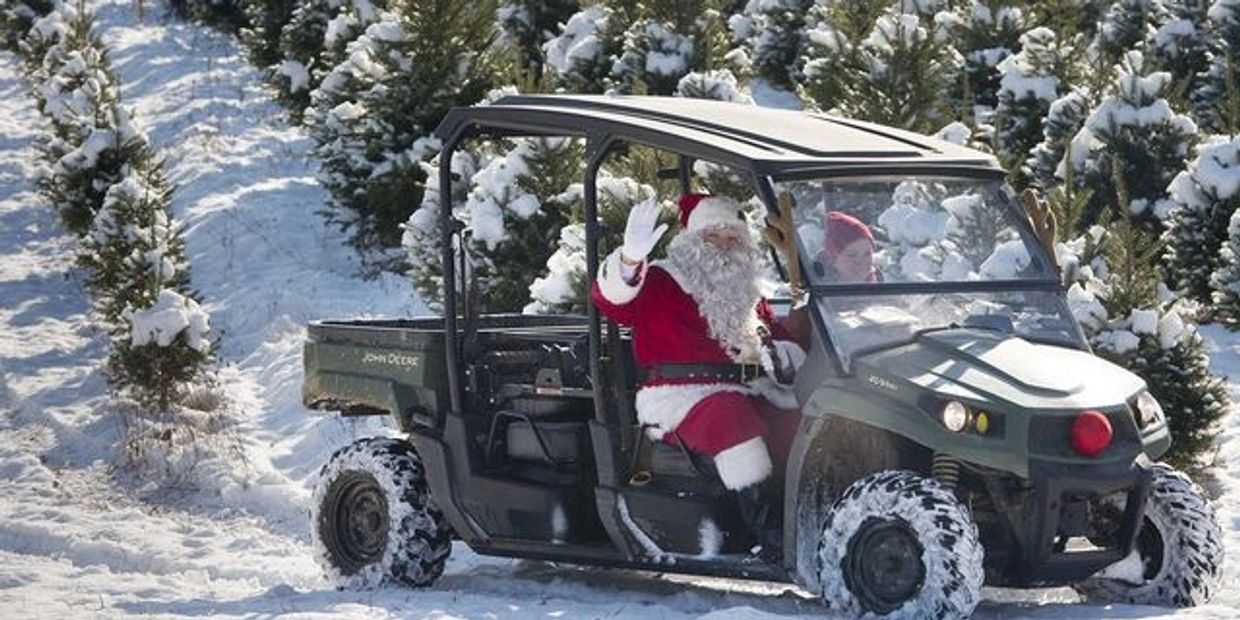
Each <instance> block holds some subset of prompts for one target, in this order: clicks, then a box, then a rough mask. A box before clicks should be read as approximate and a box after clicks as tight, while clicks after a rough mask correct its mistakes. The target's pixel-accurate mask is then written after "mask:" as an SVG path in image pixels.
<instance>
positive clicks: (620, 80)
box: [611, 18, 693, 95]
mask: <svg viewBox="0 0 1240 620" xmlns="http://www.w3.org/2000/svg"><path fill="white" fill-rule="evenodd" d="M622 49H623V51H622V52H621V53H620V57H619V58H618V59H617V60H616V64H615V65H613V67H612V73H611V77H612V80H613V81H614V83H615V85H616V90H617V91H618V92H621V93H642V94H650V95H670V94H672V93H673V92H675V91H676V85H677V84H678V83H679V82H680V78H682V77H684V76H685V75H686V74H688V73H689V69H690V62H691V61H692V57H693V39H692V38H690V37H689V36H686V35H684V34H681V33H680V32H677V31H676V30H675V25H674V24H672V23H670V22H664V21H659V20H657V19H654V18H644V19H639V20H637V21H636V22H635V23H633V25H632V26H630V27H629V28H628V29H627V30H625V32H624V44H623V48H622Z"/></svg>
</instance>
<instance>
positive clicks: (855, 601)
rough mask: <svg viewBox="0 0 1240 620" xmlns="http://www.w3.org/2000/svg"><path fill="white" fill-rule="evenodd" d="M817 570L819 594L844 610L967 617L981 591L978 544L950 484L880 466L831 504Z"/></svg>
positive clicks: (974, 528) (942, 619) (855, 613)
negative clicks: (949, 486)
mask: <svg viewBox="0 0 1240 620" xmlns="http://www.w3.org/2000/svg"><path fill="white" fill-rule="evenodd" d="M818 571H819V575H818V583H819V584H820V586H821V591H822V597H823V600H824V601H826V602H827V603H828V604H829V605H830V606H831V607H832V608H834V609H837V610H839V611H841V612H843V613H845V614H847V615H848V616H852V617H855V616H861V615H863V614H867V613H870V614H874V615H876V616H880V617H885V618H910V619H911V618H918V619H922V618H933V619H937V620H946V619H954V618H968V617H969V616H970V615H971V614H972V613H973V609H974V607H976V606H977V603H978V600H979V599H980V597H981V588H982V545H981V542H979V540H978V533H977V526H976V525H975V524H974V523H973V520H972V518H971V517H970V516H969V513H968V511H967V510H966V509H965V508H964V506H962V505H961V504H960V502H959V501H958V500H957V499H956V496H955V495H954V494H953V493H952V492H951V491H950V490H948V489H947V488H946V487H944V486H943V485H941V484H939V483H938V482H936V481H934V480H931V479H929V478H925V477H922V476H919V475H917V474H915V473H913V472H909V471H886V472H880V473H877V474H874V475H871V476H867V477H865V478H862V479H861V480H859V481H857V482H855V483H854V484H853V485H852V486H850V487H848V489H847V490H846V491H845V492H844V493H843V494H842V495H841V496H840V498H839V499H838V500H836V502H835V504H834V505H832V506H831V509H830V510H829V511H828V513H827V517H826V520H825V522H824V524H823V533H822V539H821V540H820V542H819V545H818Z"/></svg>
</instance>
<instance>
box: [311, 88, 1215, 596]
mask: <svg viewBox="0 0 1240 620" xmlns="http://www.w3.org/2000/svg"><path fill="white" fill-rule="evenodd" d="M437 133H438V136H439V137H440V138H441V139H442V141H443V145H444V146H443V152H442V154H441V155H440V159H439V161H440V166H439V175H438V188H439V189H438V191H440V192H441V195H440V197H439V204H441V205H451V204H452V202H453V197H454V195H456V196H457V197H458V198H459V196H460V195H461V192H459V191H458V192H456V193H455V194H454V191H453V188H454V184H456V187H457V189H459V188H460V187H461V186H462V184H463V183H464V182H466V181H467V179H457V178H454V175H453V172H452V164H451V162H452V160H453V155H454V153H456V152H457V151H458V149H461V148H463V147H462V144H463V143H465V142H466V141H468V140H490V141H496V140H507V139H513V138H521V137H540V138H541V137H566V138H570V139H576V140H581V141H582V142H583V143H584V146H585V152H586V162H587V163H586V165H585V166H584V169H583V170H582V176H581V180H582V183H583V187H584V189H583V195H582V200H583V203H584V206H583V215H584V224H585V254H586V256H585V261H584V262H585V264H584V273H585V274H586V276H585V277H586V278H588V279H589V280H591V281H592V280H593V277H594V274H596V273H597V271H598V266H599V261H600V258H599V256H600V252H601V249H600V248H601V247H602V246H604V245H606V246H607V247H614V246H615V244H616V242H617V241H618V239H617V238H618V237H619V231H617V230H616V229H615V228H614V226H612V227H609V226H606V225H604V224H603V223H602V222H601V221H600V198H599V194H600V192H599V188H598V185H599V184H598V173H599V170H600V168H601V167H603V166H604V165H605V164H606V162H607V161H608V158H609V157H611V156H614V155H615V154H616V153H622V152H626V151H627V150H629V149H635V148H638V149H650V150H653V151H658V152H659V153H662V154H665V155H668V157H666V158H664V160H665V161H670V162H672V163H671V164H670V165H668V166H667V167H666V169H663V170H660V171H659V177H660V178H662V179H664V181H663V182H664V183H666V184H671V185H676V186H677V187H678V188H679V190H680V191H690V190H693V189H696V188H697V186H699V185H700V184H701V182H702V180H703V179H702V177H703V176H704V175H706V174H707V173H717V172H719V171H725V172H726V173H727V174H728V175H730V178H732V179H733V180H734V181H737V183H734V185H740V186H742V187H746V188H747V189H748V191H751V192H752V194H751V198H752V201H751V202H752V204H755V205H761V206H763V207H765V210H766V212H767V220H766V221H767V224H768V226H770V227H771V231H770V232H772V233H773V234H771V235H770V238H771V239H774V240H776V241H778V243H775V242H773V245H772V247H771V248H770V249H771V252H770V254H771V274H772V276H773V277H774V278H775V279H781V280H783V285H784V290H785V291H789V292H790V294H789V297H797V296H798V295H797V293H799V292H801V291H804V292H805V293H806V295H807V298H805V299H804V301H803V305H798V304H792V303H785V304H783V305H782V306H781V307H782V308H783V312H784V313H786V314H788V315H792V314H793V313H799V316H800V318H801V319H803V320H805V321H806V324H808V325H809V329H808V331H809V332H810V333H809V334H808V341H807V351H808V359H807V361H806V362H805V364H804V365H803V366H802V367H801V368H800V369H799V371H798V372H797V374H796V378H795V384H794V391H795V394H796V397H797V402H798V403H799V405H800V408H801V411H802V413H803V416H804V417H803V420H802V422H801V425H800V428H799V432H798V436H797V438H796V441H795V444H794V446H793V450H792V454H791V455H790V457H789V459H788V465H787V467H786V470H785V471H784V472H783V474H782V475H783V478H782V481H783V484H782V488H783V497H782V498H781V500H780V501H782V502H783V510H782V514H783V515H784V516H783V520H782V523H779V524H778V525H777V527H778V528H780V529H781V530H782V541H783V547H782V549H778V550H776V551H777V552H776V553H773V554H771V553H761V554H754V553H751V552H750V551H751V547H753V546H754V543H755V539H756V535H755V534H754V533H753V532H751V531H749V529H748V528H747V527H746V526H745V524H744V523H742V522H741V520H740V519H739V518H738V517H737V515H736V512H737V511H736V510H735V505H736V504H735V502H734V499H733V497H731V495H730V493H729V492H728V491H726V490H725V489H724V488H723V486H722V485H721V483H720V482H719V480H718V477H717V475H716V474H715V472H714V471H713V467H712V464H711V463H710V462H709V459H705V458H702V457H700V456H698V455H694V454H690V453H689V452H688V451H687V450H684V449H683V448H681V447H679V446H676V445H674V444H672V443H666V442H663V441H652V440H651V439H650V438H649V437H648V436H647V433H645V432H644V429H643V428H642V427H641V425H640V424H639V423H638V420H637V419H636V416H635V414H634V394H635V390H636V389H637V387H638V386H639V385H640V383H639V380H638V378H639V376H640V372H641V370H642V369H640V368H637V367H635V364H634V361H633V355H632V351H631V335H630V334H629V333H628V331H627V330H626V329H623V328H621V327H619V326H617V325H615V324H612V323H611V322H609V321H608V320H606V319H605V318H603V317H602V316H600V314H599V313H598V312H597V310H596V309H595V308H594V307H593V306H592V305H590V304H587V305H586V306H585V308H586V312H585V314H582V315H518V314H499V315H496V314H485V313H481V312H479V311H478V307H479V300H478V299H476V298H475V296H473V295H471V294H470V291H472V290H475V289H474V288H473V287H472V286H471V283H470V281H469V280H470V278H471V277H473V275H474V274H473V273H472V272H470V271H468V270H464V269H462V266H463V265H468V264H469V262H468V258H467V257H466V256H465V254H466V253H467V252H468V249H469V247H470V244H469V243H467V242H466V241H467V240H466V239H465V236H466V235H467V234H468V228H467V227H466V226H464V225H463V224H462V222H459V221H457V220H456V219H455V218H454V217H453V210H452V209H443V210H442V213H441V217H440V221H439V225H440V232H441V234H442V237H441V239H442V270H443V274H442V275H443V291H444V297H443V314H442V316H438V317H427V318H411V319H407V320H382V321H353V320H343V321H324V322H321V323H316V324H313V325H311V326H310V327H309V341H308V342H307V344H306V347H305V384H304V401H305V404H306V405H307V406H309V407H311V408H314V409H324V410H331V411H337V412H340V413H341V414H342V415H345V416H358V415H383V416H391V417H392V419H394V421H395V424H396V427H397V428H399V429H400V431H401V433H402V434H403V435H404V437H405V438H404V439H394V438H370V439H363V440H361V441H358V442H356V443H354V444H353V445H349V446H347V447H344V448H342V449H341V450H339V451H338V452H336V453H335V454H334V455H333V456H332V457H331V460H330V461H329V462H328V463H327V464H326V465H325V466H324V468H323V471H322V477H321V481H320V483H319V485H318V487H317V488H316V491H315V495H314V514H313V529H314V540H315V544H316V548H317V552H318V554H319V556H320V560H321V561H322V563H323V565H324V566H325V567H326V569H327V571H328V572H329V574H330V575H331V576H332V577H333V578H334V579H335V580H336V583H338V584H339V585H340V586H342V587H350V586H369V585H375V584H379V583H384V582H398V583H404V584H409V585H414V586H426V585H429V584H431V583H433V582H434V581H435V579H436V578H437V577H439V575H440V574H441V573H442V571H443V567H444V562H445V560H446V558H447V556H448V554H449V552H450V549H451V542H452V541H453V540H454V539H460V540H462V541H463V542H464V543H465V544H467V545H469V547H470V548H471V549H473V550H474V551H476V552H478V553H481V554H486V555H495V556H507V557H517V558H536V559H542V560H551V561H556V562H572V563H580V564H588V565H597V566H609V567H624V568H632V569H646V570H657V571H660V572H675V573H687V574H697V575H711V576H722V577H732V578H750V579H761V580H773V581H785V582H794V583H797V584H800V585H802V586H804V587H805V588H806V589H808V590H809V591H811V592H813V593H815V594H817V595H821V597H822V598H823V599H824V601H825V602H826V603H827V604H828V605H830V606H831V607H832V608H834V609H836V610H840V611H842V612H843V613H845V614H850V615H863V614H866V613H872V614H874V615H877V616H885V617H900V618H963V617H967V616H969V615H970V614H971V613H972V611H973V609H974V607H975V606H976V605H977V603H978V600H979V598H980V592H981V588H982V585H983V584H987V585H995V586H1015V587H1039V586H1062V585H1070V586H1073V587H1075V588H1077V589H1078V590H1080V591H1082V592H1085V593H1087V594H1088V595H1090V596H1091V597H1094V598H1099V599H1104V600H1117V601H1128V602H1135V603H1142V604H1156V605H1170V606H1189V605H1196V604H1200V603H1202V602H1204V601H1206V600H1207V599H1208V598H1209V597H1210V596H1211V594H1213V592H1214V590H1215V589H1216V587H1217V583H1218V579H1219V576H1220V570H1221V565H1222V555H1223V550H1222V545H1221V533H1220V530H1219V526H1218V524H1217V522H1216V520H1215V517H1214V514H1213V511H1212V509H1211V507H1210V505H1209V503H1208V501H1207V500H1206V499H1205V497H1204V496H1203V494H1202V491H1201V489H1200V488H1199V487H1197V486H1196V485H1195V484H1193V483H1192V482H1191V481H1190V480H1189V479H1188V478H1186V477H1185V476H1184V475H1183V474H1181V473H1178V472H1176V471H1174V470H1172V469H1171V468H1170V467H1167V466H1166V465H1163V464H1159V463H1157V459H1158V458H1159V456H1160V455H1162V454H1163V453H1164V452H1165V451H1166V450H1167V447H1168V446H1169V444H1170V436H1169V434H1168V430H1167V423H1166V420H1165V418H1164V415H1163V412H1162V410H1161V409H1160V407H1159V404H1158V402H1157V401H1156V400H1155V399H1154V398H1153V397H1152V396H1151V395H1150V394H1149V393H1148V392H1147V391H1146V387H1145V384H1144V382H1143V381H1142V380H1141V379H1140V378H1138V377H1136V376H1135V375H1133V374H1131V373H1129V372H1127V371H1126V370H1124V369H1122V368H1120V367H1118V366H1115V365H1113V364H1111V363H1108V362H1106V361H1104V360H1102V359H1100V358H1097V357H1094V356H1093V355H1092V354H1091V353H1090V351H1089V348H1088V345H1087V343H1086V340H1085V338H1084V336H1083V334H1082V333H1081V331H1080V328H1079V327H1078V324H1077V322H1076V321H1075V320H1074V318H1073V315H1072V313H1071V311H1070V307H1069V303H1068V299H1067V296H1066V295H1065V290H1064V287H1063V285H1062V284H1061V281H1060V277H1059V274H1058V269H1057V267H1056V264H1055V262H1054V257H1053V256H1052V255H1051V254H1050V253H1048V252H1047V250H1046V247H1047V245H1046V244H1045V235H1042V236H1041V237H1040V236H1039V235H1038V234H1037V233H1035V228H1034V226H1033V224H1032V220H1031V219H1030V217H1029V214H1028V213H1027V211H1028V208H1027V207H1026V205H1025V204H1024V203H1022V201H1021V200H1018V199H1017V197H1015V196H1014V195H1013V194H1012V192H1011V190H1010V189H1009V188H1008V187H1007V186H1006V185H1005V184H1004V174H1003V171H1002V170H1001V169H1000V168H999V167H998V166H997V164H996V163H995V161H994V160H993V159H992V158H991V157H990V156H988V155H985V154H982V153H979V152H976V151H972V150H969V149H965V148H962V147H959V146H956V145H953V144H949V143H946V142H942V141H938V140H934V139H931V138H927V137H925V136H921V135H917V134H913V133H908V132H904V131H900V130H896V129H892V128H888V127H882V126H878V125H872V124H867V123H861V122H855V121H851V120H847V119H842V118H835V117H831V116H826V115H822V114H814V113H803V112H796V111H786V110H773V109H763V108H759V107H754V106H744V105H737V104H730V103H722V102H713V101H702V100H691V99H678V98H658V97H589V96H514V97H507V98H504V99H501V100H500V101H498V102H496V103H494V104H492V105H487V106H480V107H473V108H463V109H455V110H453V111H452V112H451V113H449V114H448V115H447V117H446V118H445V119H444V121H443V123H442V124H441V125H440V127H439V128H438V130H437ZM672 197H673V196H671V195H668V196H663V198H665V199H667V198H672ZM831 211H844V212H846V213H848V214H850V215H852V216H853V217H855V218H857V219H859V220H861V221H863V222H865V223H866V224H867V225H868V226H869V227H870V228H871V230H872V231H873V233H874V236H875V238H876V242H877V248H878V250H877V252H876V254H875V260H876V267H877V269H878V270H879V272H880V273H881V278H879V281H877V282H870V283H840V282H834V281H832V279H831V277H830V269H828V268H827V267H826V265H824V262H823V258H822V257H823V254H822V245H823V236H824V235H823V222H824V218H825V215H826V213H828V212H831ZM463 271H464V273H462V272H463ZM776 301H778V300H776ZM777 305H778V304H777ZM792 306H796V309H795V310H792V309H791V307H792Z"/></svg>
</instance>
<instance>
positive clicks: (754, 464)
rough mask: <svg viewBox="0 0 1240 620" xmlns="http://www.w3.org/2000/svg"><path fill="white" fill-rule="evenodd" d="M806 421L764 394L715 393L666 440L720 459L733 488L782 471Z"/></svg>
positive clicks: (727, 482)
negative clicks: (800, 427)
mask: <svg viewBox="0 0 1240 620" xmlns="http://www.w3.org/2000/svg"><path fill="white" fill-rule="evenodd" d="M800 424H801V413H800V412H799V411H796V410H793V409H779V408H777V407H776V406H775V405H772V404H771V403H770V402H768V401H767V400H766V399H765V398H762V397H761V396H750V395H745V394H740V393H737V392H720V393H717V394H711V395H710V396H707V397H706V398H703V399H702V400H700V401H698V402H697V404H695V405H693V407H692V408H691V409H689V413H688V414H687V415H686V416H685V419H684V420H683V421H681V423H680V425H679V426H677V427H676V432H675V433H668V434H666V435H664V437H663V440H664V441H666V442H669V443H672V444H676V443H677V436H679V438H680V440H681V441H683V442H684V443H685V446H686V447H688V448H689V449H690V450H692V451H694V452H697V453H700V454H707V455H710V456H711V457H713V458H714V459H715V467H716V469H718V470H719V477H720V479H721V480H723V483H724V485H725V486H727V487H728V488H729V489H734V490H735V489H740V488H744V487H747V486H749V485H751V484H757V483H758V482H761V481H762V480H764V479H766V478H767V477H768V476H770V474H771V472H772V471H775V472H782V471H783V468H784V465H785V463H786V461H787V458H788V452H789V451H790V450H791V449H792V440H793V438H794V437H795V436H796V432H797V427H799V426H800Z"/></svg>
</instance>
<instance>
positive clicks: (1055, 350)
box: [854, 328, 1145, 409]
mask: <svg viewBox="0 0 1240 620" xmlns="http://www.w3.org/2000/svg"><path fill="white" fill-rule="evenodd" d="M854 367H855V368H856V370H857V371H858V373H859V375H861V376H863V377H864V376H865V375H867V374H868V375H869V376H871V377H874V376H877V377H881V378H887V379H896V380H901V379H902V380H904V381H908V382H911V383H914V384H916V385H918V386H921V387H923V388H925V389H927V390H931V391H934V392H936V393H939V394H941V395H944V396H948V397H957V398H962V399H970V400H974V401H982V402H986V401H990V402H1007V403H1011V404H1013V405H1016V406H1018V407H1023V408H1030V409H1082V408H1102V407H1112V406H1118V405H1122V404H1124V403H1126V402H1128V401H1129V400H1130V399H1131V398H1132V397H1133V396H1134V395H1135V394H1136V393H1137V392H1139V391H1141V390H1142V389H1144V388H1145V382H1144V381H1143V380H1142V379H1141V378H1140V377H1138V376H1137V375H1135V374H1133V373H1131V372H1129V371H1128V370H1126V369H1124V368H1122V367H1120V366H1117V365H1115V364H1112V363H1111V362H1108V361H1106V360H1104V359H1102V358H1100V357H1097V356H1094V355H1092V354H1090V353H1087V352H1085V351H1079V350H1076V349H1069V348H1064V347H1057V346H1052V345H1046V344H1037V343H1033V342H1029V341H1027V340H1024V339H1022V338H1019V337H1016V336H1012V335H1010V334H1001V333H996V332H992V331H983V330H977V329H967V328H962V329H952V330H946V331H940V332H933V333H928V334H923V335H921V336H919V337H918V338H917V340H916V341H914V342H912V343H910V344H908V345H905V346H902V347H897V348H895V349H889V350H886V351H880V352H877V353H874V354H872V355H867V356H863V357H861V358H858V359H857V360H855V363H854Z"/></svg>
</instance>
